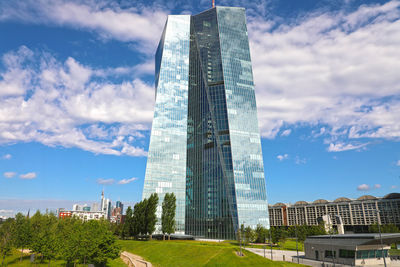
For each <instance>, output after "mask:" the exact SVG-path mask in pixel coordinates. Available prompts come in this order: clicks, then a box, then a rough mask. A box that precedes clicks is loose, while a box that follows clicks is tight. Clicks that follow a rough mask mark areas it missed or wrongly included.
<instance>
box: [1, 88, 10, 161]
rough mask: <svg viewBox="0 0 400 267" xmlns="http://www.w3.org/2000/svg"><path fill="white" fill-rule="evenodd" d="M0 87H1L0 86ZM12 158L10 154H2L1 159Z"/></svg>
mask: <svg viewBox="0 0 400 267" xmlns="http://www.w3.org/2000/svg"><path fill="white" fill-rule="evenodd" d="M0 88H1V87H0ZM11 158H12V156H11V154H5V155H4V156H3V159H11Z"/></svg>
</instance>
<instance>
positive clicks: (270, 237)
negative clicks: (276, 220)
mask: <svg viewBox="0 0 400 267" xmlns="http://www.w3.org/2000/svg"><path fill="white" fill-rule="evenodd" d="M271 232H272V226H270V227H269V244H270V245H271V260H273V258H272V233H271Z"/></svg>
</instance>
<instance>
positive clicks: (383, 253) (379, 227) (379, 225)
mask: <svg viewBox="0 0 400 267" xmlns="http://www.w3.org/2000/svg"><path fill="white" fill-rule="evenodd" d="M376 215H377V220H378V231H379V239H380V240H381V248H382V257H383V264H385V267H386V257H385V251H384V250H383V240H382V233H381V224H380V221H381V220H380V216H379V210H377V211H376Z"/></svg>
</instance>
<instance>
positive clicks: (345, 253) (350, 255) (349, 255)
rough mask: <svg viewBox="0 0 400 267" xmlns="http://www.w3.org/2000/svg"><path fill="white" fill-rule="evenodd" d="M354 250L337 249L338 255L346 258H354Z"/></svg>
mask: <svg viewBox="0 0 400 267" xmlns="http://www.w3.org/2000/svg"><path fill="white" fill-rule="evenodd" d="M355 255H356V252H355V251H354V250H347V249H339V257H340V258H346V259H354V257H355Z"/></svg>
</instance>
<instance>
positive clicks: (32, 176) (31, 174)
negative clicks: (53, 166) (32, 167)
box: [19, 172, 36, 180]
mask: <svg viewBox="0 0 400 267" xmlns="http://www.w3.org/2000/svg"><path fill="white" fill-rule="evenodd" d="M19 178H21V179H26V180H32V179H35V178H36V173H34V172H28V173H25V174H20V175H19Z"/></svg>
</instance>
